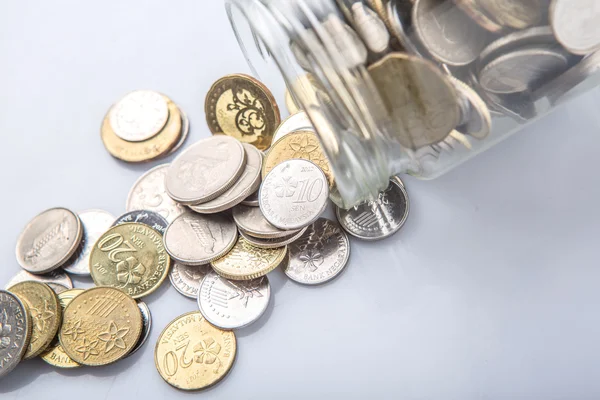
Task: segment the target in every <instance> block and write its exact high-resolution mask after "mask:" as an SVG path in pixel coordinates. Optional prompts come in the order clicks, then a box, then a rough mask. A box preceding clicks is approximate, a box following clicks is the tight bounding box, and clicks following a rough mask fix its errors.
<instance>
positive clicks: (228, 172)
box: [165, 135, 246, 204]
mask: <svg viewBox="0 0 600 400" xmlns="http://www.w3.org/2000/svg"><path fill="white" fill-rule="evenodd" d="M245 165H246V151H245V150H244V147H243V146H242V144H241V143H240V142H238V141H237V140H235V139H233V138H231V137H228V136H225V135H218V136H212V137H210V138H206V139H202V140H200V141H198V142H196V143H195V144H193V145H192V146H190V147H188V148H187V149H186V150H185V151H184V152H183V153H181V154H180V155H179V156H178V157H177V158H176V159H175V160H174V161H173V162H172V163H171V166H170V167H169V170H168V172H167V176H166V180H165V183H166V188H167V193H168V194H169V196H171V198H172V199H174V200H175V201H178V202H180V203H182V204H199V203H203V202H207V201H209V200H212V199H214V198H216V197H218V196H219V195H221V194H222V193H224V192H225V191H226V190H227V189H229V188H230V187H231V185H233V184H234V183H235V182H236V181H237V179H238V178H239V177H240V175H241V174H242V173H243V172H244V166H245Z"/></svg>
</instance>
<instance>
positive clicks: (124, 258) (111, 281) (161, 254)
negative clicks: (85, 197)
mask: <svg viewBox="0 0 600 400" xmlns="http://www.w3.org/2000/svg"><path fill="white" fill-rule="evenodd" d="M170 266H171V259H170V258H169V255H168V254H167V252H166V251H165V247H164V245H163V239H162V234H161V233H160V232H158V231H156V230H154V229H152V228H150V227H149V226H147V225H144V224H140V223H133V222H132V223H125V224H122V225H117V226H113V227H112V228H110V229H109V230H108V231H106V232H105V233H104V234H103V235H102V236H100V238H99V239H98V241H96V243H95V244H94V247H93V249H92V252H91V253H90V271H91V273H92V279H93V280H94V283H96V286H108V287H112V288H115V289H119V290H122V291H123V292H125V293H127V294H128V295H130V296H131V297H133V298H134V299H138V298H140V297H143V296H146V295H148V294H150V293H152V292H153V291H155V290H156V289H157V288H158V287H159V286H160V285H161V283H162V282H163V281H164V280H165V279H166V277H167V275H168V274H169V267H170Z"/></svg>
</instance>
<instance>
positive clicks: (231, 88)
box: [204, 74, 281, 150]
mask: <svg viewBox="0 0 600 400" xmlns="http://www.w3.org/2000/svg"><path fill="white" fill-rule="evenodd" d="M204 111H205V112H206V122H207V123H208V127H209V129H210V131H211V132H212V133H213V134H217V133H224V134H226V135H228V136H232V137H234V138H236V139H238V140H239V141H241V142H244V143H250V144H252V145H254V146H256V147H257V148H258V149H260V150H265V149H267V148H269V146H270V145H271V141H272V139H273V134H275V130H276V129H277V126H279V123H280V122H281V120H280V116H279V107H278V106H277V103H276V102H275V98H274V97H273V95H272V94H271V92H270V91H269V89H267V87H266V86H265V85H263V84H262V83H261V82H259V81H258V80H256V79H254V78H252V77H251V76H248V75H243V74H232V75H227V76H224V77H223V78H221V79H219V80H218V81H216V82H215V83H214V84H213V85H212V87H211V88H210V89H209V90H208V93H207V94H206V102H205V105H204Z"/></svg>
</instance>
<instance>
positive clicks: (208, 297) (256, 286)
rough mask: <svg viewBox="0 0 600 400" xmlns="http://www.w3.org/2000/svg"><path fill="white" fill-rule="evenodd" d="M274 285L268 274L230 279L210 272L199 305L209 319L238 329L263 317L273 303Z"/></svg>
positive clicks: (205, 279)
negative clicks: (252, 277) (254, 277)
mask: <svg viewBox="0 0 600 400" xmlns="http://www.w3.org/2000/svg"><path fill="white" fill-rule="evenodd" d="M270 298H271V285H269V280H268V279H267V277H266V276H262V277H260V278H257V279H252V280H249V281H230V280H227V279H225V278H223V277H221V276H220V275H218V274H217V273H215V272H214V271H213V272H210V273H208V274H207V275H206V276H205V277H204V279H203V280H202V283H201V284H200V293H199V294H198V306H199V307H200V312H201V313H202V315H203V316H204V318H206V320H207V321H208V322H210V323H211V324H213V325H214V326H216V327H219V328H221V329H238V328H242V327H244V326H247V325H250V324H251V323H253V322H255V321H256V320H258V319H259V318H260V316H261V315H263V313H264V312H265V310H266V309H267V306H268V305H269V299H270Z"/></svg>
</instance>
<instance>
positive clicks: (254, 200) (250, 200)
mask: <svg viewBox="0 0 600 400" xmlns="http://www.w3.org/2000/svg"><path fill="white" fill-rule="evenodd" d="M240 204H242V205H245V206H250V207H258V190H257V191H256V192H254V193H252V194H251V195H250V196H248V197H246V198H245V199H244V200H242V202H241V203H240Z"/></svg>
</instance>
